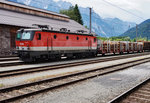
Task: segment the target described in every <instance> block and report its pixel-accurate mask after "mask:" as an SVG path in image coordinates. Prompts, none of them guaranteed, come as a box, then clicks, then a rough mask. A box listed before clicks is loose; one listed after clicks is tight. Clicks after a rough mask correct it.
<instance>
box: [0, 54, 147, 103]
mask: <svg viewBox="0 0 150 103" xmlns="http://www.w3.org/2000/svg"><path fill="white" fill-rule="evenodd" d="M149 61H150V55H143V56H137V57H130V58H124V59H123V58H122V59H119V58H118V59H117V60H113V61H109V60H108V61H103V62H93V63H89V64H88V63H86V64H82V65H74V66H68V67H64V68H60V69H53V70H47V71H40V72H35V73H29V74H23V75H17V76H10V77H4V78H2V79H1V80H0V84H1V89H0V101H1V102H8V101H16V100H17V101H19V102H20V101H21V102H23V101H22V99H21V100H20V98H25V97H27V98H28V99H27V100H26V101H28V100H30V99H31V98H36V97H37V96H39V95H41V94H43V95H44V93H45V91H46V92H48V91H49V92H51V91H54V90H56V89H58V90H61V93H62V92H64V91H66V89H62V88H66V87H69V88H76V87H74V85H77V84H78V85H77V87H80V86H83V87H85V86H87V85H90V84H91V82H90V83H89V82H88V84H87V81H86V80H88V81H92V82H94V84H93V85H91V87H92V88H93V86H94V89H97V90H98V91H99V92H96V90H94V91H93V90H91V89H90V88H91V87H89V91H88V90H86V91H83V92H85V93H89V95H87V94H86V95H85V96H81V94H79V95H80V96H81V97H83V98H80V99H79V97H78V96H77V94H76V96H75V97H72V96H71V98H70V100H72V101H73V102H71V101H70V100H67V96H69V95H67V96H66V97H61V96H60V97H61V98H62V100H63V101H64V102H63V103H67V102H69V103H70V102H71V103H77V102H80V101H82V102H86V103H90V101H91V100H94V101H95V102H94V103H97V102H98V100H99V101H101V103H106V101H107V102H108V100H110V99H113V98H114V97H115V96H117V95H118V94H119V93H121V92H122V91H123V90H125V89H128V88H129V87H130V86H133V85H135V84H136V83H137V82H139V81H141V80H143V79H145V78H147V77H148V76H150V71H149V69H148V68H150V65H149ZM89 62H90V61H89ZM143 63H146V65H147V66H145V67H144V68H142V65H143ZM140 64H142V65H140ZM134 66H136V67H134ZM139 67H140V68H139ZM128 68H129V69H128ZM133 68H134V69H137V70H134V69H133ZM138 68H139V69H138ZM128 70H129V71H130V72H129V71H128ZM124 71H127V72H128V73H126V72H124ZM121 72H123V73H122V74H121ZM115 73H116V74H117V75H118V76H110V77H109V79H108V78H107V76H108V75H112V74H114V75H116V74H115ZM118 73H120V74H118ZM94 77H96V78H94ZM104 77H106V78H105V79H103V80H102V81H100V80H99V79H98V78H104ZM92 78H93V79H92ZM129 78H130V79H129ZM96 79H97V80H96ZM136 79H138V80H136ZM93 80H94V81H93ZM95 81H96V82H95ZM129 82H130V84H129ZM97 83H98V84H99V85H100V86H101V87H99V86H98V85H97ZM115 83H116V84H115ZM119 83H121V85H119ZM95 86H97V87H95ZM105 86H106V87H107V88H105ZM120 86H121V87H120ZM60 87H61V88H60ZM85 88H86V89H87V87H85ZM85 88H82V89H83V90H84V89H85ZM102 88H103V89H102ZM78 89H79V88H78ZM100 90H101V91H100ZM109 90H110V91H109ZM73 91H74V90H73ZM79 91H82V90H81V89H80V90H79ZM90 91H91V92H92V93H90ZM112 91H114V92H112ZM54 92H55V91H54ZM59 92H60V91H59ZM70 92H71V90H70V91H67V93H70ZM74 92H75V93H78V92H77V91H76V90H75V91H74ZM93 92H94V94H93ZM95 92H96V94H99V96H97V95H96V94H95ZM106 92H108V94H106V95H107V97H104V94H105V93H106ZM38 93H39V95H35V94H38ZM55 93H56V94H57V93H58V92H55ZM101 93H102V94H103V96H102V97H103V98H101V99H100V97H101V96H100V94H101ZM109 94H113V95H109ZM33 95H35V97H32V96H33ZM58 95H59V94H58ZM61 95H62V94H61ZM64 95H66V94H64ZM74 95H75V94H74ZM95 95H96V96H95ZM106 95H105V96H106ZM108 95H109V96H108ZM86 96H87V97H86ZM88 96H90V98H91V99H89V100H85V98H88ZM92 96H94V97H95V98H94V99H92ZM50 97H51V96H50ZM41 98H43V96H42V97H41V96H40V98H39V99H38V100H39V101H36V100H37V99H35V100H32V101H33V102H35V101H36V102H40V99H41ZM56 98H57V97H54V95H53V96H52V98H47V100H48V101H49V99H54V101H52V103H55V102H61V101H58V100H59V99H58V100H56ZM65 98H66V99H65ZM18 99H19V100H18ZM68 99H69V97H68ZM23 100H24V99H23ZM28 102H29V101H28Z"/></svg>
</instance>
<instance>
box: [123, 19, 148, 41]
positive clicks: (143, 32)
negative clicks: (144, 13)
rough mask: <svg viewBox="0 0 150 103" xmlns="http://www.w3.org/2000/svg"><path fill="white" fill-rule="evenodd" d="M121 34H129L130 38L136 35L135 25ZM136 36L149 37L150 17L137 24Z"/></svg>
mask: <svg viewBox="0 0 150 103" xmlns="http://www.w3.org/2000/svg"><path fill="white" fill-rule="evenodd" d="M121 36H129V37H130V38H132V39H133V38H135V37H136V27H133V28H131V29H130V30H128V31H126V32H125V33H124V34H122V35H121ZM137 36H138V37H149V36H150V19H148V20H146V21H144V22H142V23H141V24H139V25H138V28H137Z"/></svg>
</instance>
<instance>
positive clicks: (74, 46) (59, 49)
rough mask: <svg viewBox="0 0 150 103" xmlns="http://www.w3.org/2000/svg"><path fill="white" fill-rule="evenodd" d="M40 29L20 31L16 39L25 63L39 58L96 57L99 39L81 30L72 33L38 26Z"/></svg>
mask: <svg viewBox="0 0 150 103" xmlns="http://www.w3.org/2000/svg"><path fill="white" fill-rule="evenodd" d="M38 26H39V27H40V28H38V29H20V30H18V33H17V38H16V49H17V51H18V55H19V57H20V59H21V60H23V61H28V62H30V61H35V60H36V59H38V58H40V59H41V58H44V59H50V58H60V57H61V56H62V55H64V56H67V57H75V56H76V57H81V56H89V55H90V56H95V55H96V54H97V39H96V37H95V36H93V35H90V34H85V33H84V31H82V30H79V31H78V33H71V32H70V31H69V30H67V29H65V28H62V29H60V31H54V30H52V29H51V30H49V29H48V26H44V25H43V26H42V25H38Z"/></svg>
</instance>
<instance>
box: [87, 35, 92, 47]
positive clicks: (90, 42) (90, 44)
mask: <svg viewBox="0 0 150 103" xmlns="http://www.w3.org/2000/svg"><path fill="white" fill-rule="evenodd" d="M91 46H92V41H91V40H90V38H89V40H88V49H89V50H91V49H92V47H91Z"/></svg>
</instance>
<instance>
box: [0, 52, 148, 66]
mask: <svg viewBox="0 0 150 103" xmlns="http://www.w3.org/2000/svg"><path fill="white" fill-rule="evenodd" d="M147 54H150V52H144V53H136V54H125V55H121V56H129V55H135V56H140V55H147ZM108 56H111V57H110V58H112V57H114V56H115V55H107V56H106V57H108ZM116 56H120V55H116ZM13 58H14V57H13ZM96 58H100V57H99V56H98V57H96ZM15 59H16V61H15ZM15 59H14V60H13V59H9V58H7V57H6V58H0V67H8V66H18V65H28V64H27V63H24V62H22V61H19V59H17V58H16V57H15ZM7 61H8V62H7ZM63 61H64V60H63ZM66 61H67V60H66ZM48 62H49V61H45V62H39V63H48Z"/></svg>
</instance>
